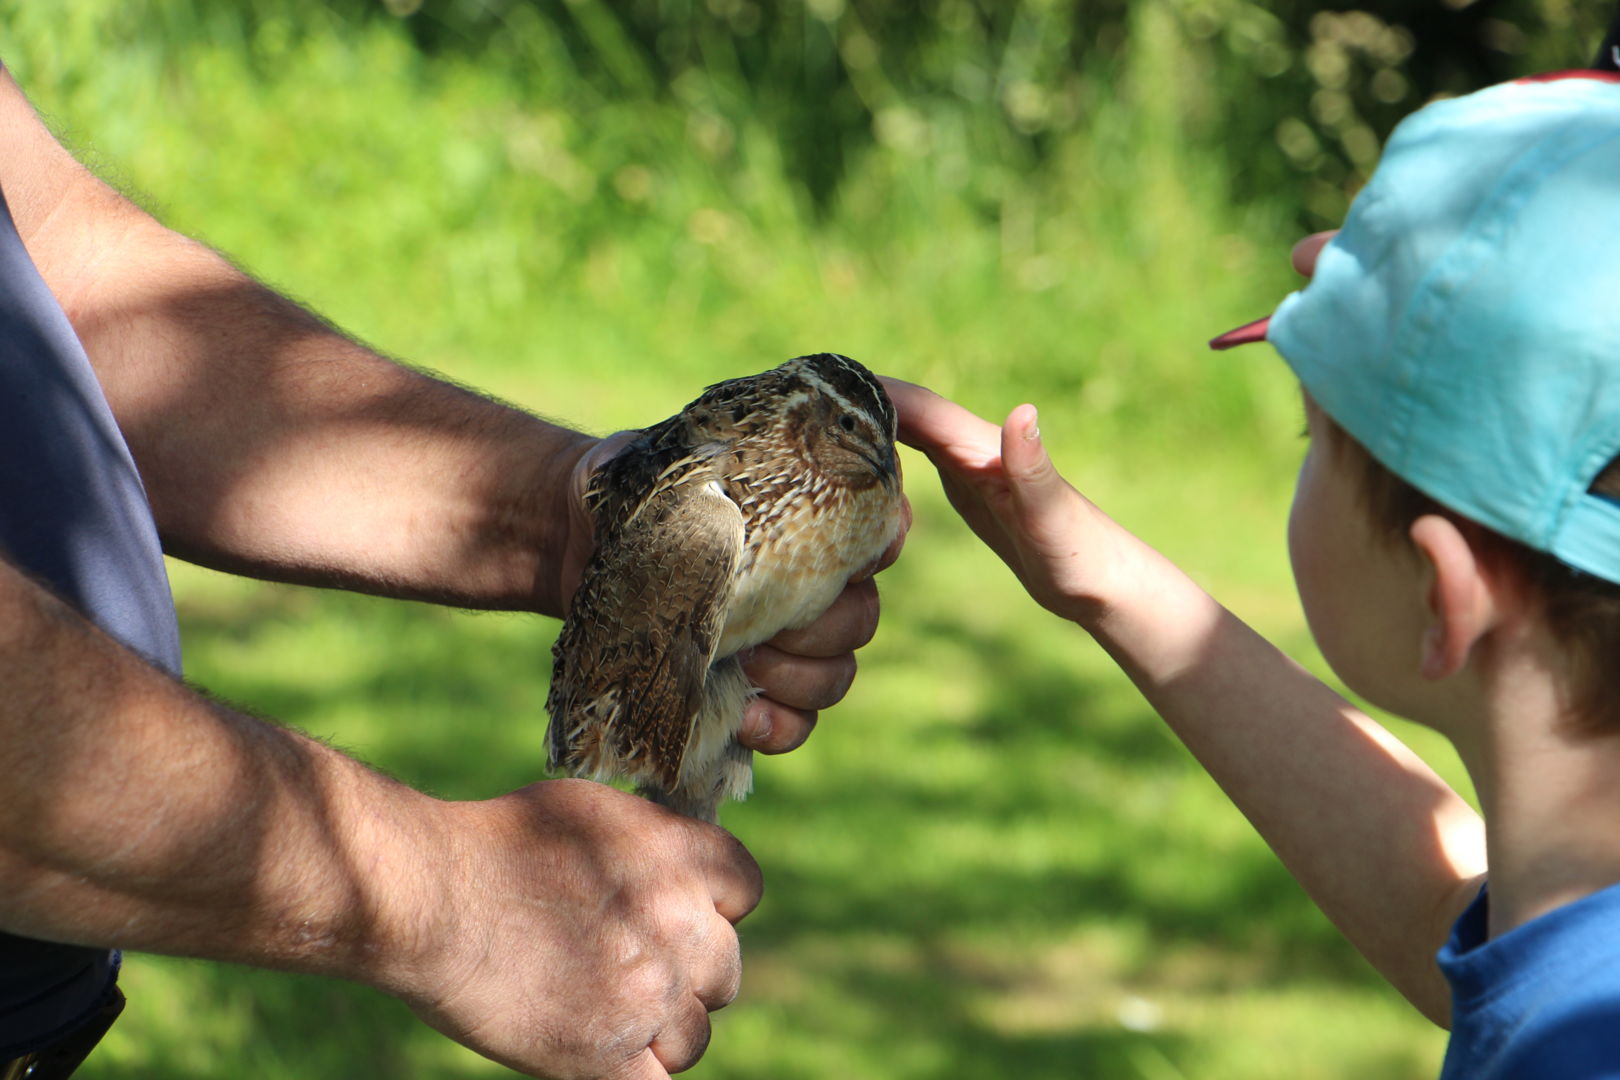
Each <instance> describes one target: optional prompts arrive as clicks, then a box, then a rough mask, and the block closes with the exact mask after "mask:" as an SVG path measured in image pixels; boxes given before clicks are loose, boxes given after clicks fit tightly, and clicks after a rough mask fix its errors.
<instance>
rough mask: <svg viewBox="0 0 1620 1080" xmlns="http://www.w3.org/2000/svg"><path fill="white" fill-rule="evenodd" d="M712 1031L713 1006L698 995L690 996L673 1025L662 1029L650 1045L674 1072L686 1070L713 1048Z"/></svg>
mask: <svg viewBox="0 0 1620 1080" xmlns="http://www.w3.org/2000/svg"><path fill="white" fill-rule="evenodd" d="M711 1034H712V1029H711V1028H710V1027H709V1010H708V1009H706V1008H704V1007H703V1003H702V1002H701V1001H699V1000H698V999H697V998H695V997H688V998H686V999H685V1001H683V1002H682V1003H681V1005H680V1006H678V1011H677V1012H676V1014H675V1015H673V1016H672V1017H671V1022H670V1025H669V1026H668V1027H666V1028H664V1030H663V1031H660V1032H659V1033H658V1035H657V1037H655V1038H654V1039H653V1041H652V1045H651V1046H649V1047H647V1049H648V1051H650V1052H651V1053H652V1056H653V1057H654V1058H656V1059H657V1060H658V1064H659V1065H661V1066H662V1067H663V1068H664V1069H667V1070H668V1071H669V1072H672V1073H678V1072H685V1071H686V1070H687V1069H690V1068H691V1067H692V1066H694V1065H696V1064H697V1063H698V1059H699V1058H701V1057H702V1056H703V1051H705V1050H707V1049H708V1048H709V1037H710V1035H711ZM650 1075H653V1076H658V1075H660V1074H659V1073H652V1074H650Z"/></svg>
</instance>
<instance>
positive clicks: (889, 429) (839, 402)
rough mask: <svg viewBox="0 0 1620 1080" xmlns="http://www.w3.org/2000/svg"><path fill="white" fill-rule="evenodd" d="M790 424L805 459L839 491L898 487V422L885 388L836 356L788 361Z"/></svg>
mask: <svg viewBox="0 0 1620 1080" xmlns="http://www.w3.org/2000/svg"><path fill="white" fill-rule="evenodd" d="M778 370H779V371H780V372H782V374H783V375H784V376H785V377H786V378H787V379H788V381H789V384H790V386H791V387H792V389H791V390H790V391H789V395H790V397H789V404H788V407H787V409H786V415H787V418H788V422H789V424H790V426H791V428H792V429H793V430H796V431H798V432H799V433H800V435H801V438H802V439H803V445H804V452H805V456H806V457H808V458H809V459H810V460H811V461H813V462H815V464H816V466H817V467H818V468H819V469H820V470H821V471H822V473H823V474H824V475H825V476H826V477H827V478H828V479H829V480H831V481H832V482H833V483H835V484H838V485H839V486H841V487H851V488H866V487H871V486H872V485H874V484H883V485H885V486H888V487H891V488H898V487H899V480H900V462H899V459H898V458H897V457H896V456H895V449H894V439H895V430H896V422H897V421H896V416H895V411H894V405H893V404H892V403H891V402H890V401H889V395H888V394H887V393H885V392H884V390H883V384H882V383H880V382H878V380H877V377H876V376H874V375H873V374H872V373H871V372H870V371H868V370H867V369H866V368H865V367H864V366H863V365H861V364H859V363H857V362H856V361H854V360H851V359H850V358H849V357H847V356H840V355H839V354H837V353H816V354H814V355H811V356H800V357H797V358H795V359H793V360H789V361H788V362H787V363H786V364H783V365H782V367H781V368H779V369H778Z"/></svg>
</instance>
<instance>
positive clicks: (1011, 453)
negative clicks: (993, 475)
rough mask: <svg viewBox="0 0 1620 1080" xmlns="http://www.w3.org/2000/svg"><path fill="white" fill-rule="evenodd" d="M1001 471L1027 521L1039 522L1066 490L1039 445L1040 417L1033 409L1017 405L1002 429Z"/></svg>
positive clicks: (1030, 406)
mask: <svg viewBox="0 0 1620 1080" xmlns="http://www.w3.org/2000/svg"><path fill="white" fill-rule="evenodd" d="M1001 467H1002V470H1003V471H1004V472H1005V473H1006V476H1007V481H1008V484H1009V486H1010V487H1011V488H1012V495H1013V503H1014V505H1016V506H1017V507H1018V510H1019V513H1020V516H1021V517H1023V518H1024V519H1025V520H1026V521H1029V520H1038V519H1040V518H1041V517H1042V516H1043V514H1044V513H1045V512H1046V511H1048V510H1049V509H1052V508H1055V505H1056V500H1058V499H1059V498H1061V497H1063V496H1064V495H1065V494H1066V493H1067V492H1068V490H1069V485H1068V483H1067V482H1066V481H1065V480H1064V479H1063V477H1062V476H1060V475H1058V471H1057V467H1056V466H1054V465H1053V464H1052V459H1051V458H1050V457H1048V456H1047V453H1046V447H1045V446H1044V445H1043V444H1042V443H1041V428H1040V417H1039V415H1038V414H1037V413H1036V411H1035V406H1033V405H1020V406H1018V408H1016V409H1014V410H1013V411H1012V413H1011V415H1009V416H1008V417H1007V423H1006V424H1005V425H1003V427H1002V429H1001Z"/></svg>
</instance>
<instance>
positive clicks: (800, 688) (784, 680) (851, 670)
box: [743, 645, 855, 710]
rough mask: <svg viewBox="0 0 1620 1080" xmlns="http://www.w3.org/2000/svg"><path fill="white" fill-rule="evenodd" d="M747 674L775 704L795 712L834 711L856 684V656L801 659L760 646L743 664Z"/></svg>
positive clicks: (845, 655) (840, 655) (791, 654)
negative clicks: (798, 710) (852, 684)
mask: <svg viewBox="0 0 1620 1080" xmlns="http://www.w3.org/2000/svg"><path fill="white" fill-rule="evenodd" d="M743 671H744V673H746V674H747V676H748V678H749V680H750V681H751V682H753V683H754V685H755V686H758V687H759V688H760V690H761V693H763V694H764V695H765V696H766V697H768V698H770V699H771V700H772V701H775V702H777V703H779V704H782V705H786V706H788V707H789V708H792V709H811V710H813V709H830V708H832V707H833V706H834V705H836V704H838V703H839V702H840V701H842V700H843V697H844V695H845V694H847V693H849V686H850V683H852V682H854V681H855V654H854V653H853V652H843V653H839V654H838V655H837V656H828V657H819V656H797V655H794V654H793V653H787V652H783V651H782V650H780V649H776V648H772V647H771V646H769V645H760V646H758V647H756V648H754V649H753V650H751V651H750V652H749V654H748V658H747V659H746V660H744V661H743Z"/></svg>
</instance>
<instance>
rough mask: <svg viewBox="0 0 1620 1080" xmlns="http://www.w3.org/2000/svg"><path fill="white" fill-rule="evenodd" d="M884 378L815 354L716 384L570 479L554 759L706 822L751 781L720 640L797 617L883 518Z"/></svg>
mask: <svg viewBox="0 0 1620 1080" xmlns="http://www.w3.org/2000/svg"><path fill="white" fill-rule="evenodd" d="M895 425H896V417H895V411H894V406H893V404H891V403H890V401H889V398H888V395H887V394H886V393H885V392H884V390H883V386H882V384H880V383H879V382H878V380H877V379H876V378H875V377H873V375H872V373H871V372H870V371H868V370H867V369H866V368H865V367H863V366H862V365H861V364H859V363H857V362H856V361H854V360H851V359H850V358H849V357H847V356H839V355H837V354H835V353H818V354H816V355H813V356H801V357H797V358H795V359H793V360H789V361H788V362H787V363H785V364H782V365H781V366H780V367H776V368H773V369H771V370H769V371H765V372H762V373H760V374H758V375H751V376H747V377H744V378H738V379H731V380H729V381H726V382H721V383H716V384H715V385H713V386H710V387H709V388H708V389H707V390H705V391H704V392H703V395H702V396H701V397H699V398H698V399H697V400H696V401H693V402H692V403H691V404H690V405H688V406H686V408H684V409H682V410H681V411H680V412H679V413H677V414H676V415H675V416H672V417H670V418H669V419H668V420H665V421H663V422H662V423H659V424H655V425H653V426H652V427H649V428H645V429H642V430H641V431H640V432H639V433H638V434H637V437H636V438H635V439H634V441H632V442H631V443H630V444H629V445H628V446H626V447H625V448H624V449H623V450H622V451H620V452H619V453H618V454H617V455H616V456H614V457H613V458H612V459H610V460H609V461H608V462H607V463H606V464H605V465H603V466H602V467H601V468H600V469H598V470H597V471H596V473H595V474H593V476H592V478H591V480H590V484H589V486H588V488H587V490H586V493H585V503H586V507H587V509H588V510H589V511H590V512H591V514H592V515H593V517H594V518H595V541H596V549H595V552H594V554H593V555H592V556H591V559H590V561H589V563H588V564H587V565H586V567H585V571H584V575H583V577H582V578H581V580H580V584H579V587H578V589H577V590H576V591H575V593H574V596H573V601H572V603H571V604H570V607H569V611H568V615H567V618H566V619H565V620H564V621H563V626H562V630H561V632H560V633H559V635H558V637H557V643H556V645H555V646H554V647H553V649H552V681H551V690H550V693H549V694H548V696H547V699H546V710H547V712H549V713H550V716H551V727H550V731H549V735H548V742H549V744H550V759H551V765H552V768H553V769H558V770H562V771H566V772H569V773H571V774H573V775H576V776H588V777H591V778H593V779H598V780H608V779H616V778H623V779H628V780H630V781H632V782H633V783H634V784H635V785H636V788H637V790H638V792H640V793H641V794H643V795H645V796H647V797H649V798H651V799H653V800H654V801H656V802H659V803H662V804H663V805H665V806H668V807H670V808H671V809H673V810H675V811H677V812H679V813H682V814H686V815H688V816H690V817H695V818H699V819H702V820H705V821H710V822H713V821H715V820H716V818H717V812H718V809H719V806H720V803H721V802H722V801H723V800H724V799H726V798H739V799H740V798H742V797H743V796H745V795H746V794H748V792H749V791H750V789H751V788H752V785H753V762H752V753H751V751H749V750H747V749H746V748H744V747H742V746H740V745H739V744H738V743H737V740H736V734H737V730H738V728H739V727H740V726H741V724H742V719H743V714H744V712H745V711H746V709H747V706H748V702H749V700H750V698H751V697H752V695H753V694H754V690H753V688H752V687H751V685H750V684H749V682H748V679H747V677H746V676H745V675H744V674H743V672H742V667H741V665H740V664H739V662H738V660H737V653H738V652H739V651H740V650H743V649H747V648H749V647H750V646H753V645H757V644H759V643H761V642H763V641H766V640H768V639H770V638H772V637H774V636H775V635H776V634H777V633H779V632H780V631H782V630H785V629H790V628H796V627H800V626H804V625H806V624H807V623H809V622H811V621H812V620H813V619H815V618H816V616H818V615H819V614H821V612H822V611H824V610H825V609H826V608H827V606H828V605H829V604H831V603H832V601H833V599H834V598H835V597H836V596H837V595H838V593H839V592H840V590H842V589H843V588H844V585H845V583H846V582H847V581H848V579H849V577H850V575H851V574H853V573H854V572H855V571H857V570H859V569H861V568H862V567H864V566H867V565H868V564H870V563H871V562H873V561H874V560H875V559H877V558H878V556H880V555H881V554H882V553H883V551H884V550H885V549H886V548H887V547H888V546H889V544H890V543H891V542H893V540H894V538H895V536H896V535H897V533H898V532H899V529H900V524H901V513H902V510H901V504H902V501H903V500H902V496H901V489H900V467H899V461H898V459H897V457H896V456H895V446H894V439H895Z"/></svg>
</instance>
